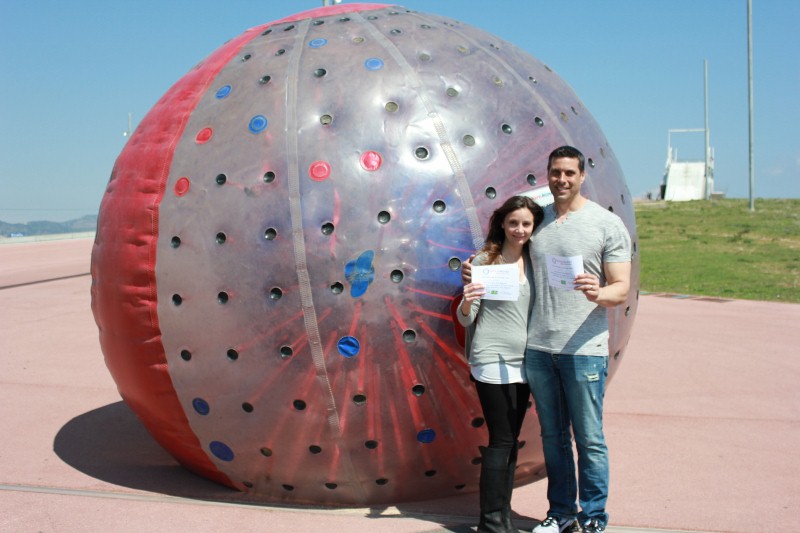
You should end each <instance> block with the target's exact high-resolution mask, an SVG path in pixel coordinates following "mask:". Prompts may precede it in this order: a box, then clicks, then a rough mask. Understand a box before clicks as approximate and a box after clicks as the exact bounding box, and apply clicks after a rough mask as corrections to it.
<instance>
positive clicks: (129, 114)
mask: <svg viewBox="0 0 800 533" xmlns="http://www.w3.org/2000/svg"><path fill="white" fill-rule="evenodd" d="M131 133H133V129H132V128H131V113H128V129H127V130H125V131H123V132H122V136H123V137H130V136H131Z"/></svg>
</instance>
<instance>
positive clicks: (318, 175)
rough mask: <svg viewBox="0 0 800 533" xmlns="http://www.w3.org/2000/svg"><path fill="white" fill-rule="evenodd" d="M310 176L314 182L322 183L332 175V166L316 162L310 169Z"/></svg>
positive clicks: (323, 162)
mask: <svg viewBox="0 0 800 533" xmlns="http://www.w3.org/2000/svg"><path fill="white" fill-rule="evenodd" d="M308 175H309V176H311V179H312V180H316V181H322V180H324V179H327V178H328V177H329V176H330V175H331V166H330V165H329V164H328V163H326V162H325V161H316V162H314V163H311V166H310V167H308Z"/></svg>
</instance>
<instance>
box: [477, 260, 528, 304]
mask: <svg viewBox="0 0 800 533" xmlns="http://www.w3.org/2000/svg"><path fill="white" fill-rule="evenodd" d="M472 281H473V282H474V283H482V284H483V286H484V287H485V288H486V293H485V294H484V295H483V299H484V300H506V301H509V302H516V301H517V300H519V269H518V268H517V265H515V264H513V265H480V266H476V267H474V268H473V269H472Z"/></svg>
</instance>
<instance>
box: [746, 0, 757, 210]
mask: <svg viewBox="0 0 800 533" xmlns="http://www.w3.org/2000/svg"><path fill="white" fill-rule="evenodd" d="M747 106H748V110H749V114H748V120H747V122H748V128H749V134H750V141H749V146H748V149H749V154H750V211H755V210H756V204H755V199H754V198H753V195H754V192H755V186H756V178H755V164H754V162H753V0H747Z"/></svg>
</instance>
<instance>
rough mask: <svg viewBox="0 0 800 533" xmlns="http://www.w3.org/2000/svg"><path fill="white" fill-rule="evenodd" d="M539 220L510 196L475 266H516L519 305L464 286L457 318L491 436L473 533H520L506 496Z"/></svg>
mask: <svg viewBox="0 0 800 533" xmlns="http://www.w3.org/2000/svg"><path fill="white" fill-rule="evenodd" d="M543 217H544V213H543V211H542V208H541V207H539V205H537V204H536V203H535V202H534V201H533V200H531V199H530V198H527V197H525V196H512V197H511V198H509V199H508V200H506V202H505V203H504V204H503V205H502V206H500V207H499V208H498V209H496V210H495V211H494V213H493V214H492V217H491V219H490V220H489V233H488V235H487V237H486V242H485V244H484V245H483V248H481V250H480V252H478V255H477V256H476V257H475V259H474V260H473V262H472V264H473V271H474V268H475V267H476V266H479V265H503V264H506V265H508V264H513V265H517V271H518V272H519V283H520V287H519V298H518V299H517V300H516V301H501V300H488V299H487V300H482V299H481V297H482V296H483V295H484V286H483V285H482V284H480V283H469V284H467V285H465V286H464V296H463V298H462V300H461V305H460V306H459V310H458V313H457V315H458V320H459V322H460V323H461V324H462V325H463V326H464V327H466V328H467V342H466V349H467V357H468V360H469V364H470V367H471V374H472V378H473V380H474V381H475V386H476V388H477V391H478V398H479V399H480V402H481V408H482V409H483V418H484V419H485V420H486V426H487V428H488V429H489V444H488V446H486V447H483V446H482V447H481V448H480V451H481V456H482V458H483V460H482V462H481V478H480V512H481V515H480V523H479V524H478V531H488V532H503V533H506V532H510V531H517V529H516V528H514V527H513V526H512V524H511V490H512V488H513V485H514V470H515V469H516V466H517V449H518V442H517V439H518V438H519V432H520V428H521V427H522V421H523V420H524V419H525V411H526V409H527V407H528V397H529V395H530V390H529V388H528V383H527V380H526V378H525V367H524V364H523V359H524V357H525V345H526V340H527V332H528V316H529V314H530V305H531V303H532V298H533V295H532V292H533V291H532V284H531V281H532V279H533V277H532V275H531V268H530V259H529V255H528V241H529V240H530V238H531V234H532V233H533V230H534V229H535V228H536V226H538V225H539V223H541V221H542V218H543Z"/></svg>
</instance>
